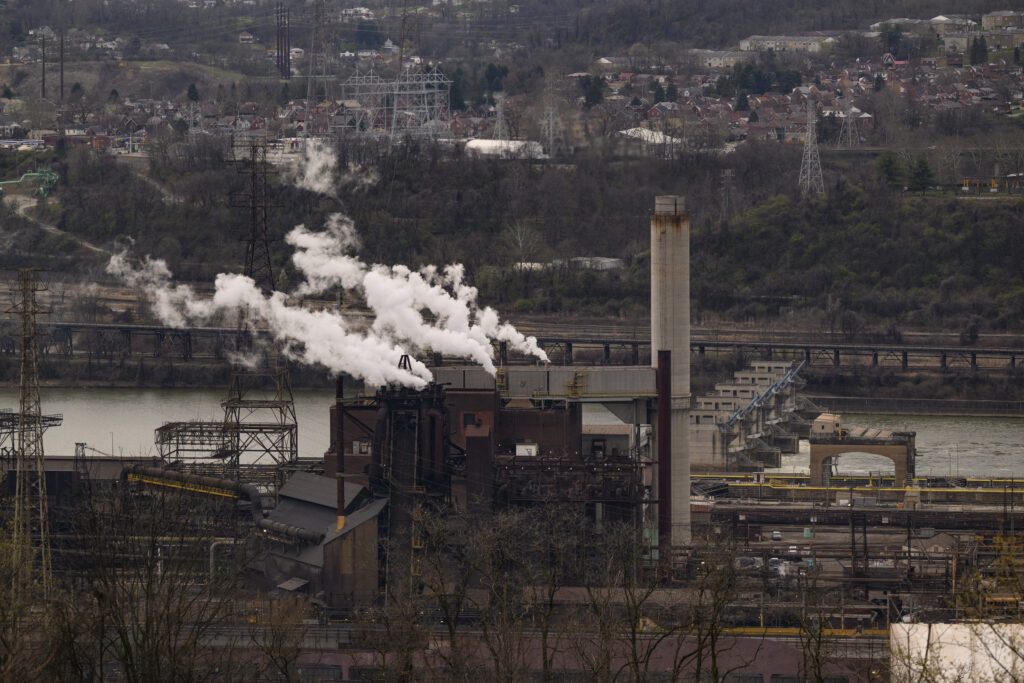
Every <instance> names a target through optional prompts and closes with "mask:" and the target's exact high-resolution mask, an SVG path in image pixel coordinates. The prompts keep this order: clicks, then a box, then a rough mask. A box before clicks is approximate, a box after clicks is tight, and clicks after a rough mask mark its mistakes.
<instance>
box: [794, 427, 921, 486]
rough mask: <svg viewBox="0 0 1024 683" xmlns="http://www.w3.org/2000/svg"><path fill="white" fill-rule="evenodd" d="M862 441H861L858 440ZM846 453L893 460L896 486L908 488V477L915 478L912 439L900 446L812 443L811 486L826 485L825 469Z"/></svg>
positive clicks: (860, 443)
mask: <svg viewBox="0 0 1024 683" xmlns="http://www.w3.org/2000/svg"><path fill="white" fill-rule="evenodd" d="M858 441H860V440H858ZM846 453H869V454H871V455H880V456H882V457H883V458H888V459H889V460H892V462H893V464H894V465H895V470H896V471H895V477H894V479H895V485H896V486H897V487H902V486H906V485H907V482H908V481H909V479H908V475H909V476H910V477H911V478H912V477H913V472H914V468H913V460H914V443H913V437H911V439H910V441H909V443H899V444H891V445H890V444H872V443H864V442H863V441H860V442H859V443H855V442H853V441H847V442H846V443H813V442H812V443H811V463H810V464H811V481H810V484H811V486H824V485H825V468H826V465H827V464H828V463H829V461H830V460H831V459H832V458H835V457H838V456H840V455H844V454H846Z"/></svg>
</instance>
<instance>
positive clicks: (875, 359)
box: [871, 351, 878, 366]
mask: <svg viewBox="0 0 1024 683" xmlns="http://www.w3.org/2000/svg"><path fill="white" fill-rule="evenodd" d="M871 364H872V365H874V366H877V365H878V351H872V352H871Z"/></svg>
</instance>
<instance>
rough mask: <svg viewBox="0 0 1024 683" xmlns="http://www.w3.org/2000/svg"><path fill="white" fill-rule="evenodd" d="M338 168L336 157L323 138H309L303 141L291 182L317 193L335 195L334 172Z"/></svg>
mask: <svg viewBox="0 0 1024 683" xmlns="http://www.w3.org/2000/svg"><path fill="white" fill-rule="evenodd" d="M337 168H338V157H337V156H336V155H335V154H334V150H333V149H331V147H330V145H328V144H327V143H326V142H324V141H323V140H320V139H317V138H309V139H307V140H306V141H305V145H304V149H303V151H302V160H301V161H300V162H299V163H298V164H297V165H296V166H295V168H294V172H293V174H292V178H291V180H292V182H293V183H295V186H296V187H300V188H302V189H303V190H309V191H311V192H316V193H318V194H324V195H328V196H330V197H335V196H337V193H336V192H335V185H334V172H335V171H336V170H337Z"/></svg>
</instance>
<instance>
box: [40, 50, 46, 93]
mask: <svg viewBox="0 0 1024 683" xmlns="http://www.w3.org/2000/svg"><path fill="white" fill-rule="evenodd" d="M40 37H41V38H42V40H43V46H42V53H43V87H42V90H43V94H42V95H41V96H40V99H43V100H45V99H46V36H40Z"/></svg>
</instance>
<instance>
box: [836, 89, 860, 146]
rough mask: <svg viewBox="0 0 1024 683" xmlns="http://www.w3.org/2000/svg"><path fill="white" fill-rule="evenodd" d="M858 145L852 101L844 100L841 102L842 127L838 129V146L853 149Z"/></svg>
mask: <svg viewBox="0 0 1024 683" xmlns="http://www.w3.org/2000/svg"><path fill="white" fill-rule="evenodd" d="M859 144H860V134H859V133H858V132H857V120H856V119H855V118H854V116H853V99H852V98H846V99H845V101H844V102H843V126H842V128H840V129H839V146H840V147H844V148H846V149H853V148H854V147H856V146H857V145H859Z"/></svg>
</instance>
